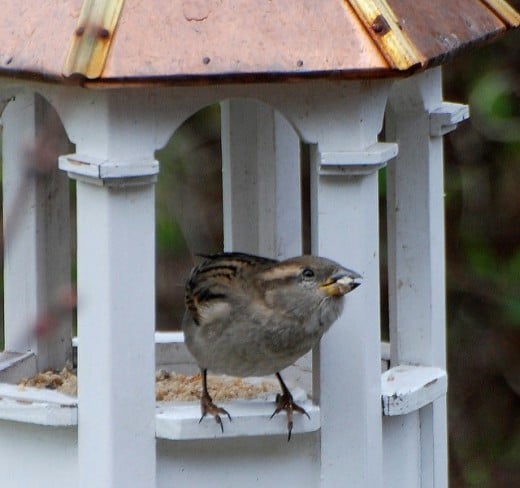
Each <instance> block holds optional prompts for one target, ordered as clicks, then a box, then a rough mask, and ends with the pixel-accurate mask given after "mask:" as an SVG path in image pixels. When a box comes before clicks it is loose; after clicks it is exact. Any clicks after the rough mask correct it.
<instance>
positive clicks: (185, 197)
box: [0, 0, 520, 488]
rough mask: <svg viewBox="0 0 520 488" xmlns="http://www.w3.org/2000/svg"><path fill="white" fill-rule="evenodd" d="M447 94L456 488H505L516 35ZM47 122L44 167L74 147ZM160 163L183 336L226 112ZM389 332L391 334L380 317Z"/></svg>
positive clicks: (514, 368)
mask: <svg viewBox="0 0 520 488" xmlns="http://www.w3.org/2000/svg"><path fill="white" fill-rule="evenodd" d="M510 3H512V4H513V5H515V6H516V8H517V9H520V0H514V1H511V2H510ZM444 92H445V99H446V100H447V101H452V102H460V103H469V104H470V110H471V120H470V121H469V122H465V123H463V124H461V126H460V127H459V128H458V130H456V131H455V132H453V133H451V134H449V135H448V136H446V137H445V177H446V179H445V181H446V183H445V193H446V197H445V202H446V250H447V293H448V296H447V304H448V309H447V319H448V361H449V365H448V369H449V442H450V471H451V472H450V478H451V486H452V487H455V488H459V487H460V488H465V487H469V488H473V487H478V488H488V487H489V488H502V487H504V488H506V487H508V488H509V487H514V486H520V32H516V33H512V34H509V35H508V36H506V37H505V38H504V39H502V40H500V41H498V42H494V43H493V44H490V45H489V46H485V47H481V48H479V49H478V50H476V51H473V52H469V53H466V54H463V55H462V56H459V57H458V58H456V60H455V61H452V62H451V63H449V64H447V65H446V66H445V68H444ZM46 116H47V117H48V120H49V132H48V133H46V134H43V135H42V144H41V147H40V150H42V151H46V153H45V157H44V158H41V159H42V160H47V161H48V160H54V159H53V158H54V157H55V156H56V155H57V154H63V153H65V152H70V151H71V148H66V147H64V146H63V143H62V138H61V136H60V134H61V133H62V131H63V129H62V127H61V124H60V122H59V120H57V119H56V117H54V116H53V114H52V111H50V112H49V113H47V115H46ZM49 154H50V155H51V156H52V157H50V156H49ZM33 156H36V157H34V160H35V161H36V165H37V166H38V164H39V163H38V161H39V157H40V156H41V154H40V153H39V154H35V155H33ZM157 159H158V160H159V161H160V164H161V174H160V178H159V182H158V184H157V217H156V218H157V222H156V224H157V226H156V228H157V240H156V242H157V258H158V261H157V270H156V275H157V278H156V279H157V328H158V329H159V330H178V329H179V327H180V321H181V318H182V314H183V311H184V303H183V287H184V280H185V278H186V276H187V275H188V273H189V271H190V269H191V267H192V265H193V263H194V262H195V258H194V254H195V253H199V252H201V253H211V252H218V251H221V250H222V245H223V244H222V243H223V235H222V227H223V226H222V184H221V146H220V112H219V107H218V106H211V107H207V108H206V109H204V110H202V111H201V112H199V113H197V114H195V115H194V116H193V117H191V118H190V119H189V120H187V121H186V122H185V123H184V125H183V126H182V127H181V128H180V129H179V130H178V131H177V132H176V133H175V134H174V136H173V137H172V138H171V140H170V142H169V143H168V144H167V146H166V147H164V148H163V149H162V150H161V151H158V152H157ZM37 169H38V168H37ZM40 169H41V168H40ZM384 180H385V173H384V172H381V183H382V184H381V212H382V213H381V221H382V223H383V225H384V221H385V215H384V208H385V206H384V196H385V188H384ZM70 189H71V197H72V198H71V200H72V203H71V209H72V215H73V216H74V213H75V211H74V184H73V183H71V185H70ZM72 220H73V222H72V226H73V228H74V219H72ZM382 251H384V243H383V244H382ZM74 254H75V253H74V250H73V255H74ZM381 254H382V263H381V264H382V266H381V267H382V271H383V285H384V284H385V283H384V270H385V264H386V263H385V257H384V252H382V253H381ZM73 274H74V273H73ZM73 279H74V277H73ZM383 297H384V292H383ZM382 309H383V311H384V310H385V307H384V305H383V307H382ZM2 322H3V320H2ZM382 323H383V331H382V332H383V336H385V335H386V330H385V325H386V323H387V317H386V316H385V313H384V312H383V316H382ZM0 332H1V330H0ZM2 347H3V342H2V334H0V350H1V348H2Z"/></svg>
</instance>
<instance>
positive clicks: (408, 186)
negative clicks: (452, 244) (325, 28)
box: [385, 68, 447, 488]
mask: <svg viewBox="0 0 520 488" xmlns="http://www.w3.org/2000/svg"><path fill="white" fill-rule="evenodd" d="M437 109H441V110H444V108H443V107H442V93H441V71H440V69H439V68H436V69H433V70H429V71H427V72H425V73H421V74H419V75H417V76H414V77H411V78H408V79H406V80H399V81H398V82H396V84H395V85H394V88H393V90H392V92H391V96H390V99H389V109H388V114H387V115H388V116H387V124H386V126H387V140H390V141H391V140H396V141H398V142H399V155H398V156H397V158H396V159H395V160H394V161H393V162H392V163H391V164H390V165H389V167H388V178H387V185H388V186H387V195H388V204H387V207H388V263H389V269H388V275H389V311H390V344H391V366H397V365H400V364H413V365H423V366H435V367H439V368H441V369H445V368H446V352H445V348H446V337H445V326H446V324H445V272H444V262H445V261H444V201H443V197H444V188H443V153H442V139H441V138H440V137H432V136H431V133H430V131H431V116H430V114H431V112H433V111H435V110H437ZM434 120H435V117H434ZM407 417H408V418H405V419H404V420H403V430H402V437H403V440H404V442H403V443H394V444H395V449H397V450H399V451H400V456H401V457H405V456H406V455H407V451H405V446H408V445H409V444H410V442H412V441H413V440H414V439H415V440H416V439H417V438H420V443H419V445H417V449H418V450H420V453H421V465H420V472H419V475H420V478H421V485H420V486H421V487H423V488H426V487H432V488H433V487H435V488H441V487H442V488H443V487H445V486H447V426H446V406H445V398H440V399H438V400H436V401H435V402H434V404H433V407H432V406H431V405H430V406H426V407H424V408H422V409H421V410H420V411H419V412H417V413H411V414H409V415H408V416H407ZM406 422H409V425H407V424H406ZM385 425H386V424H385ZM414 428H419V429H420V432H419V433H414V432H413V429H414ZM385 435H389V433H388V432H386V431H385ZM394 435H395V429H394ZM407 436H411V437H409V438H407V440H405V439H404V438H405V437H407ZM385 466H389V464H388V463H385ZM385 478H386V479H387V480H388V483H389V485H388V486H399V487H401V488H403V485H401V484H400V478H399V475H398V473H397V471H396V470H391V471H390V472H385ZM407 486H410V487H412V486H416V485H413V484H409V485H407Z"/></svg>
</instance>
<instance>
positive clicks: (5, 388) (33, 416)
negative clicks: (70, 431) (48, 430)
mask: <svg viewBox="0 0 520 488" xmlns="http://www.w3.org/2000/svg"><path fill="white" fill-rule="evenodd" d="M77 406H78V401H77V399H76V398H74V397H70V396H67V395H64V394H63V393H60V392H57V391H52V390H45V389H43V390H42V389H37V388H30V387H26V388H24V389H20V388H19V387H18V386H17V385H8V384H6V383H0V419H1V420H2V421H4V420H10V421H17V422H23V423H25V424H37V425H47V426H52V427H58V426H68V427H70V426H75V425H77V423H78V410H77Z"/></svg>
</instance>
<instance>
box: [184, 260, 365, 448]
mask: <svg viewBox="0 0 520 488" xmlns="http://www.w3.org/2000/svg"><path fill="white" fill-rule="evenodd" d="M202 257H203V258H204V259H203V261H202V262H201V263H200V264H199V265H198V266H196V267H194V268H193V269H192V271H191V273H190V276H189V278H188V280H187V282H186V287H185V304H186V311H185V314H184V317H183V322H182V329H183V332H184V338H185V343H186V346H187V348H188V350H189V351H190V352H191V354H192V355H193V356H194V358H195V360H196V362H197V364H198V366H199V368H200V371H201V378H202V393H201V397H200V405H201V413H202V416H201V418H200V421H199V422H201V421H202V419H203V418H204V417H205V416H206V415H207V414H210V415H212V416H213V417H214V418H215V421H216V422H217V424H219V425H220V428H221V430H222V432H223V431H224V427H223V424H222V419H221V415H225V416H227V417H228V418H229V420H230V421H231V415H230V414H229V413H228V412H227V411H226V410H225V409H223V408H221V407H219V406H217V405H215V404H214V403H213V400H212V398H211V396H210V394H209V393H208V384H207V373H208V370H210V371H212V372H214V373H217V374H226V375H230V376H239V377H246V376H266V375H271V374H274V375H276V378H277V379H278V381H279V383H280V387H281V393H280V394H278V395H277V397H276V407H275V410H274V412H273V414H272V416H271V418H272V417H274V416H275V415H276V414H278V413H279V412H281V411H282V410H284V411H285V412H286V415H287V430H288V440H290V439H291V432H292V428H293V412H299V413H301V414H303V415H306V416H307V417H309V415H308V414H307V412H306V411H305V410H304V409H303V408H302V407H300V406H299V405H298V404H296V403H295V402H294V400H293V397H292V395H291V392H290V391H289V389H288V388H287V386H286V384H285V383H284V381H283V379H282V376H281V375H280V371H281V370H282V369H284V368H286V367H287V366H289V365H291V364H293V363H294V362H295V361H296V360H297V359H298V358H300V357H301V356H303V355H304V354H305V353H307V352H308V351H309V350H311V349H312V348H313V347H314V346H316V344H317V343H318V342H319V340H320V339H321V337H322V336H323V334H324V333H325V332H326V331H327V330H328V329H329V328H330V326H331V325H332V324H333V323H334V322H335V321H336V319H337V318H338V317H339V316H340V314H341V312H342V310H343V301H344V300H343V297H344V295H345V294H347V293H348V292H350V291H352V290H354V288H356V287H357V286H358V285H359V284H360V280H361V276H360V275H359V274H358V273H356V272H355V271H352V270H350V269H347V268H344V267H343V266H341V265H340V264H338V263H336V262H334V261H331V260H329V259H326V258H322V257H317V256H309V255H304V256H298V257H294V258H290V259H286V260H284V261H278V260H275V259H269V258H265V257H260V256H253V255H250V254H244V253H239V252H231V253H222V254H213V255H202Z"/></svg>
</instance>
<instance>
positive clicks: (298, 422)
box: [156, 378, 320, 440]
mask: <svg viewBox="0 0 520 488" xmlns="http://www.w3.org/2000/svg"><path fill="white" fill-rule="evenodd" d="M262 380H264V379H263V378H262ZM288 386H289V384H288ZM291 393H292V394H293V397H294V399H295V401H296V402H297V403H298V404H299V405H300V406H302V407H303V408H304V409H305V410H306V411H307V413H308V414H309V417H310V419H308V418H307V417H305V416H304V415H300V414H295V415H294V428H293V435H296V434H302V433H307V432H314V431H316V430H318V429H319V428H320V409H319V407H317V406H316V405H313V404H312V402H311V401H310V400H308V399H307V395H306V393H305V392H304V391H303V390H302V389H301V388H291ZM275 397H276V395H275V394H269V395H266V397H265V398H264V399H262V398H259V399H254V400H234V401H232V402H220V403H219V406H222V407H224V408H225V409H226V410H227V411H228V412H229V413H230V415H231V417H232V419H233V420H232V421H231V422H229V421H228V419H227V418H223V423H224V432H221V430H220V427H219V426H218V425H217V423H216V422H215V421H214V420H213V419H212V418H211V417H210V416H208V418H205V419H203V420H202V422H200V423H199V420H200V406H199V404H198V402H190V403H187V402H186V403H180V402H179V403H175V404H172V403H162V402H161V403H160V404H159V405H158V408H157V416H156V434H157V437H158V438H161V439H171V440H181V439H222V438H228V437H235V438H236V437H250V436H269V435H276V436H283V437H284V438H285V439H287V417H286V415H285V413H284V412H281V413H280V414H278V415H275V416H274V417H273V418H272V419H271V415H272V414H273V412H274V406H275Z"/></svg>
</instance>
